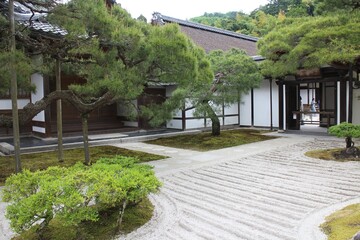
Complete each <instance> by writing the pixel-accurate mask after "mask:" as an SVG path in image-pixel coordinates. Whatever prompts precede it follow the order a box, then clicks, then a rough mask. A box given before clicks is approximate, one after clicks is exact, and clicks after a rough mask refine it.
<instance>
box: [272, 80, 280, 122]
mask: <svg viewBox="0 0 360 240" xmlns="http://www.w3.org/2000/svg"><path fill="white" fill-rule="evenodd" d="M272 112H273V113H272V119H273V127H275V128H278V127H279V87H278V85H277V84H276V83H275V81H273V83H272Z"/></svg>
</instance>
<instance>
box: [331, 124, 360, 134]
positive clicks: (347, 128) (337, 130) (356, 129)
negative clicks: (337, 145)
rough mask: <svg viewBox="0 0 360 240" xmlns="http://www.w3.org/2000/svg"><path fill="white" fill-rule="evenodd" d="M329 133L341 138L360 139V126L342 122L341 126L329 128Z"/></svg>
mask: <svg viewBox="0 0 360 240" xmlns="http://www.w3.org/2000/svg"><path fill="white" fill-rule="evenodd" d="M329 133H330V134H331V135H335V136H337V137H340V138H343V137H344V138H346V137H351V138H358V137H360V125H354V124H352V123H347V122H342V123H340V124H339V125H335V126H332V127H330V128H329Z"/></svg>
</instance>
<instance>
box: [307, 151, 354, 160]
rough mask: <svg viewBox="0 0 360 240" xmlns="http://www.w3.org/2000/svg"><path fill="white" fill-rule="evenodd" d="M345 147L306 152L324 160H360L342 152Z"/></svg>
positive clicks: (309, 155)
mask: <svg viewBox="0 0 360 240" xmlns="http://www.w3.org/2000/svg"><path fill="white" fill-rule="evenodd" d="M343 150H344V148H333V149H318V150H312V151H308V152H306V153H305V156H307V157H311V158H318V159H322V160H333V161H339V162H347V161H360V159H359V158H349V157H346V156H344V155H343V154H341V152H342V151H343Z"/></svg>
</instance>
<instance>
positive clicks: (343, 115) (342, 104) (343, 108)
mask: <svg viewBox="0 0 360 240" xmlns="http://www.w3.org/2000/svg"><path fill="white" fill-rule="evenodd" d="M346 95H347V94H346V81H344V80H343V79H342V81H340V96H339V97H340V109H339V111H340V123H342V122H346Z"/></svg>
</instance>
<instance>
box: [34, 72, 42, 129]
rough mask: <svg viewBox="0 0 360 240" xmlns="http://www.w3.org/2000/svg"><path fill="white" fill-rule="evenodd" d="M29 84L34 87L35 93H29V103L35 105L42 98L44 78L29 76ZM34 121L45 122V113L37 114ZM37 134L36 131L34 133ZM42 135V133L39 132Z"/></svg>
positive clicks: (36, 74) (35, 74) (36, 75)
mask: <svg viewBox="0 0 360 240" xmlns="http://www.w3.org/2000/svg"><path fill="white" fill-rule="evenodd" d="M31 83H32V84H34V85H35V87H36V92H35V93H31V102H32V103H35V102H37V101H39V100H41V99H42V98H43V97H44V77H43V76H42V75H41V74H40V73H34V74H33V75H31ZM33 120H34V121H39V122H45V111H41V112H39V113H38V114H37V115H36V116H35V117H34V118H33ZM33 131H35V130H33ZM35 132H38V131H35ZM41 133H44V132H41Z"/></svg>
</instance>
